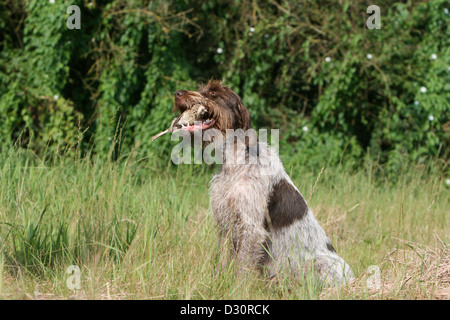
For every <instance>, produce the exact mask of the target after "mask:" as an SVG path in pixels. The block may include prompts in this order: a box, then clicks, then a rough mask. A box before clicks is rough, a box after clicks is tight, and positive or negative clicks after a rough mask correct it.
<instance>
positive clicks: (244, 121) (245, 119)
mask: <svg viewBox="0 0 450 320" xmlns="http://www.w3.org/2000/svg"><path fill="white" fill-rule="evenodd" d="M238 110H239V113H240V114H241V117H240V118H241V125H242V129H244V131H247V130H248V129H250V128H252V123H251V121H250V111H248V109H247V108H246V107H245V106H244V105H243V104H242V101H239V104H238Z"/></svg>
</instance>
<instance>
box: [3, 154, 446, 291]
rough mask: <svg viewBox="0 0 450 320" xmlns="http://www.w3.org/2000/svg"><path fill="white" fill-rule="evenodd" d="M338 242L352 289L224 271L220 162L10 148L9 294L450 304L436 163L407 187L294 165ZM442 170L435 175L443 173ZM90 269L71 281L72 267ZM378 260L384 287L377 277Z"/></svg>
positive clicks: (6, 163)
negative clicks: (42, 153)
mask: <svg viewBox="0 0 450 320" xmlns="http://www.w3.org/2000/svg"><path fill="white" fill-rule="evenodd" d="M286 168H287V170H288V172H289V173H290V175H291V177H292V179H293V181H294V182H295V183H296V185H297V186H298V188H299V190H301V191H302V193H303V194H304V195H305V197H307V200H308V203H309V205H310V206H311V207H312V208H313V210H314V212H315V215H316V217H317V219H318V220H319V221H320V223H321V225H322V226H323V228H324V229H325V231H326V232H327V234H328V235H329V237H330V238H331V240H332V243H333V246H334V247H335V248H336V250H337V251H338V252H339V253H340V255H341V256H343V257H344V259H345V260H346V261H347V262H348V263H349V264H350V265H351V266H352V267H353V269H354V271H355V274H356V276H357V279H356V281H355V282H353V283H351V284H350V285H348V286H344V287H342V288H337V289H325V290H322V291H319V290H318V289H317V288H314V287H313V286H311V285H309V284H308V283H297V282H295V281H291V280H289V279H280V281H279V282H278V283H269V282H267V281H264V280H263V279H261V278H259V277H258V275H256V274H249V275H248V276H247V277H241V278H238V277H235V275H234V272H233V269H232V267H230V269H229V270H226V271H225V272H223V273H221V274H216V273H215V266H216V261H217V255H216V253H217V252H216V230H215V227H214V222H213V218H212V216H211V214H210V213H209V211H208V201H209V198H208V196H207V192H208V181H209V179H210V177H211V174H212V170H211V169H209V168H206V167H205V166H201V165H190V166H179V167H177V168H173V166H169V165H168V166H167V167H164V168H161V166H160V165H156V164H154V163H152V160H149V159H146V160H142V159H141V160H139V159H136V158H134V157H133V156H129V157H128V158H125V159H121V160H120V161H117V162H115V163H111V162H104V161H99V160H97V159H87V158H85V159H78V158H76V159H73V158H70V157H63V158H58V159H53V160H52V161H45V160H41V159H39V158H38V157H37V156H35V155H33V154H31V153H30V152H29V151H27V150H20V149H19V150H11V151H9V152H6V153H3V154H2V155H0V298H3V299H22V298H25V299H67V298H74V299H449V298H450V255H449V250H448V242H449V236H450V232H449V218H450V215H449V196H448V195H449V189H448V187H446V185H445V183H444V179H443V177H442V176H439V174H437V173H431V174H429V173H427V172H430V170H429V168H428V167H421V166H415V167H412V168H411V167H410V168H409V169H408V170H406V168H405V170H404V171H403V172H402V173H401V174H400V175H399V176H398V177H397V179H396V182H395V183H394V182H391V181H389V180H388V179H381V178H375V176H374V175H375V173H376V172H377V168H376V167H368V168H364V169H361V170H360V171H358V172H354V171H353V172H352V171H350V170H347V169H344V168H342V167H338V168H323V169H322V170H321V168H318V169H317V171H316V172H306V170H304V169H302V168H300V167H298V166H295V165H293V166H290V165H289V166H288V165H287V166H286ZM431 172H433V171H432V170H431ZM72 265H76V266H78V267H79V268H80V271H81V275H80V281H81V282H80V287H81V288H80V289H79V290H71V289H69V287H68V286H67V281H68V279H69V282H70V278H69V277H71V276H72V274H70V273H67V269H68V268H69V266H72ZM369 266H377V267H379V270H380V275H381V286H380V287H379V288H370V287H368V286H367V283H368V280H369V278H370V277H371V275H370V274H369V272H368V271H367V270H368V268H369Z"/></svg>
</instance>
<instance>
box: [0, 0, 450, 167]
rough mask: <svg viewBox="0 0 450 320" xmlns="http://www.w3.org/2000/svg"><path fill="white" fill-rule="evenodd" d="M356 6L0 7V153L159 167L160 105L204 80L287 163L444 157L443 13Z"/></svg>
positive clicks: (448, 68)
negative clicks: (240, 104) (372, 22)
mask: <svg viewBox="0 0 450 320" xmlns="http://www.w3.org/2000/svg"><path fill="white" fill-rule="evenodd" d="M72 4H76V5H78V6H80V8H81V27H82V28H81V30H69V29H68V28H67V27H66V20H67V18H68V17H69V14H67V13H66V9H67V7H68V6H69V5H72ZM370 4H372V3H369V2H366V1H363V2H356V1H345V0H339V1H331V0H328V1H327V0H319V1H312V0H303V1H283V2H276V1H268V2H265V1H264V2H263V1H261V2H255V1H249V0H242V1H230V2H223V1H215V0H211V1H207V2H204V1H182V0H178V1H177V0H168V1H163V0H158V1H144V0H140V1H139V0H135V1H125V0H112V1H92V2H89V1H81V0H78V1H55V2H54V3H50V2H49V1H37V0H36V1H33V0H30V1H11V0H0V46H1V52H0V145H2V146H7V145H10V144H11V143H13V142H14V141H16V140H17V139H18V138H19V137H20V138H21V141H22V143H25V144H28V145H29V146H30V147H31V148H32V149H35V150H36V151H37V152H39V151H41V150H44V149H50V150H51V151H53V152H57V151H61V150H72V149H77V150H79V149H82V150H87V149H90V148H92V149H93V150H94V151H95V152H96V153H98V154H99V155H103V156H105V157H107V156H109V155H111V156H113V157H114V158H115V157H117V155H118V154H119V153H120V152H125V153H127V152H130V151H131V150H136V151H137V152H138V153H139V154H142V155H154V156H164V157H165V158H167V154H168V152H170V149H171V147H172V146H173V143H171V142H170V141H169V139H168V138H167V137H165V138H161V139H159V140H156V141H155V142H153V143H152V142H151V139H150V138H151V136H153V135H154V134H156V133H157V132H159V131H161V130H164V129H166V128H167V126H168V125H169V124H170V119H171V118H172V117H173V113H172V105H173V93H174V92H175V91H176V90H178V89H195V88H196V83H199V82H205V81H207V80H208V79H210V78H219V79H223V80H224V81H225V83H226V84H227V85H229V86H230V87H231V88H232V89H234V90H235V91H236V92H237V93H238V94H240V95H241V97H242V98H243V101H244V104H245V105H246V106H247V107H248V108H249V110H250V113H251V116H252V119H253V124H254V126H255V127H256V128H278V129H280V134H281V145H280V150H281V154H282V156H283V157H284V158H286V159H287V160H288V161H295V162H299V163H302V164H304V165H307V166H311V167H317V166H323V165H326V164H333V163H340V162H342V161H345V160H346V159H352V160H356V163H361V162H363V161H364V160H367V161H372V160H375V161H379V162H380V163H382V164H385V168H386V169H387V170H388V171H390V172H396V171H397V170H399V169H400V167H401V165H402V162H403V161H404V160H405V159H406V160H409V161H413V162H422V161H425V160H427V159H429V158H441V159H444V160H447V159H448V146H449V140H450V133H449V131H450V119H449V115H450V37H449V36H450V28H449V22H450V14H449V12H448V11H449V10H450V6H449V5H448V2H447V1H440V0H437V1H408V2H407V3H400V2H392V1H386V0H382V1H381V0H380V1H378V3H376V4H377V5H378V6H380V8H381V29H373V30H370V29H367V28H366V26H365V24H366V20H367V18H368V17H369V14H367V13H366V9H367V7H368V6H369V5H370ZM423 88H425V89H423ZM425 90H426V92H422V91H425Z"/></svg>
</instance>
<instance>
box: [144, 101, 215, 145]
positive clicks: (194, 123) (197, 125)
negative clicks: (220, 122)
mask: <svg viewBox="0 0 450 320" xmlns="http://www.w3.org/2000/svg"><path fill="white" fill-rule="evenodd" d="M214 123H215V121H214V119H213V118H212V116H211V114H210V113H209V112H208V109H206V107H205V106H203V105H202V104H195V105H193V106H192V107H191V108H189V109H187V110H186V111H184V112H183V113H182V114H181V115H180V116H179V117H178V118H175V119H173V120H172V124H171V125H170V127H169V129H167V130H164V131H163V132H160V133H158V134H157V135H155V136H154V137H152V141H153V140H155V139H157V138H159V137H161V136H162V135H164V134H166V133H168V132H175V131H177V130H187V131H189V132H194V131H195V130H206V129H209V128H210V127H212V126H213V125H214Z"/></svg>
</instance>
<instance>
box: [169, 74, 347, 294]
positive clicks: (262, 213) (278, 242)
mask: <svg viewBox="0 0 450 320" xmlns="http://www.w3.org/2000/svg"><path fill="white" fill-rule="evenodd" d="M175 110H177V111H180V112H182V114H181V115H180V117H178V118H176V119H174V121H173V122H172V125H171V128H170V129H169V131H172V132H173V131H176V130H187V131H189V132H191V133H192V132H196V131H198V130H202V132H204V134H205V135H206V133H208V131H210V132H211V131H214V132H215V133H214V134H213V135H210V136H212V138H211V139H210V141H212V142H211V143H214V144H215V146H216V147H222V149H220V150H223V163H222V166H221V169H220V171H219V172H218V173H217V174H216V175H215V176H214V177H213V178H212V180H211V185H210V208H211V211H212V213H213V215H214V217H215V220H216V222H217V226H218V229H219V244H220V246H222V247H223V246H225V247H226V248H227V250H228V251H229V256H231V257H232V258H234V259H235V261H236V262H237V265H238V270H239V272H244V271H246V270H250V269H258V270H260V271H261V272H262V273H263V274H265V275H266V276H268V277H269V278H272V277H276V276H277V275H279V274H281V273H283V274H290V275H293V276H295V277H296V278H302V277H305V276H306V275H307V274H309V273H313V274H314V275H315V278H316V279H319V280H320V281H321V283H323V284H325V285H330V286H333V285H339V284H342V283H345V282H347V281H351V280H352V279H353V277H354V276H353V273H352V270H351V269H350V267H349V266H348V264H347V263H346V262H345V261H344V260H343V259H342V258H341V257H340V256H339V255H338V254H337V253H336V251H335V249H334V248H333V246H332V245H331V242H330V239H329V238H328V237H327V235H326V234H325V232H324V230H323V229H322V228H321V227H320V225H319V223H318V221H317V220H316V219H315V217H314V215H313V213H312V211H311V209H310V208H309V207H308V205H307V203H306V201H305V199H304V198H303V196H302V194H301V193H300V192H299V191H298V189H297V188H296V187H295V185H294V183H293V182H292V181H291V179H290V178H289V176H288V175H287V173H286V171H285V170H284V168H283V165H282V163H281V160H280V158H279V157H278V155H277V153H276V152H274V150H272V149H271V148H269V147H268V145H267V143H262V142H257V141H256V133H255V132H254V130H253V129H252V126H251V122H250V113H249V111H248V110H247V108H246V107H244V105H243V104H242V100H241V98H240V97H239V96H238V95H237V94H236V93H234V92H233V91H232V90H231V89H229V88H228V87H226V86H223V85H222V84H221V82H219V81H215V80H211V81H209V82H208V84H207V85H205V86H203V87H201V88H200V89H199V90H198V91H184V90H182V91H178V92H176V93H175ZM189 110H195V111H192V112H191V113H189V112H187V111H189ZM193 120H195V123H194V121H193ZM231 129H233V130H234V132H236V131H239V132H241V133H242V132H243V133H244V134H243V135H242V134H241V135H236V134H233V135H232V134H231V133H232V132H233V131H232V130H231ZM220 134H221V135H223V137H225V138H223V139H222V138H220V137H219V136H220ZM205 140H208V139H205ZM239 142H240V143H239ZM206 145H207V144H206ZM242 146H243V147H242ZM216 152H217V151H216ZM242 159H244V161H243V162H242Z"/></svg>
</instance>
